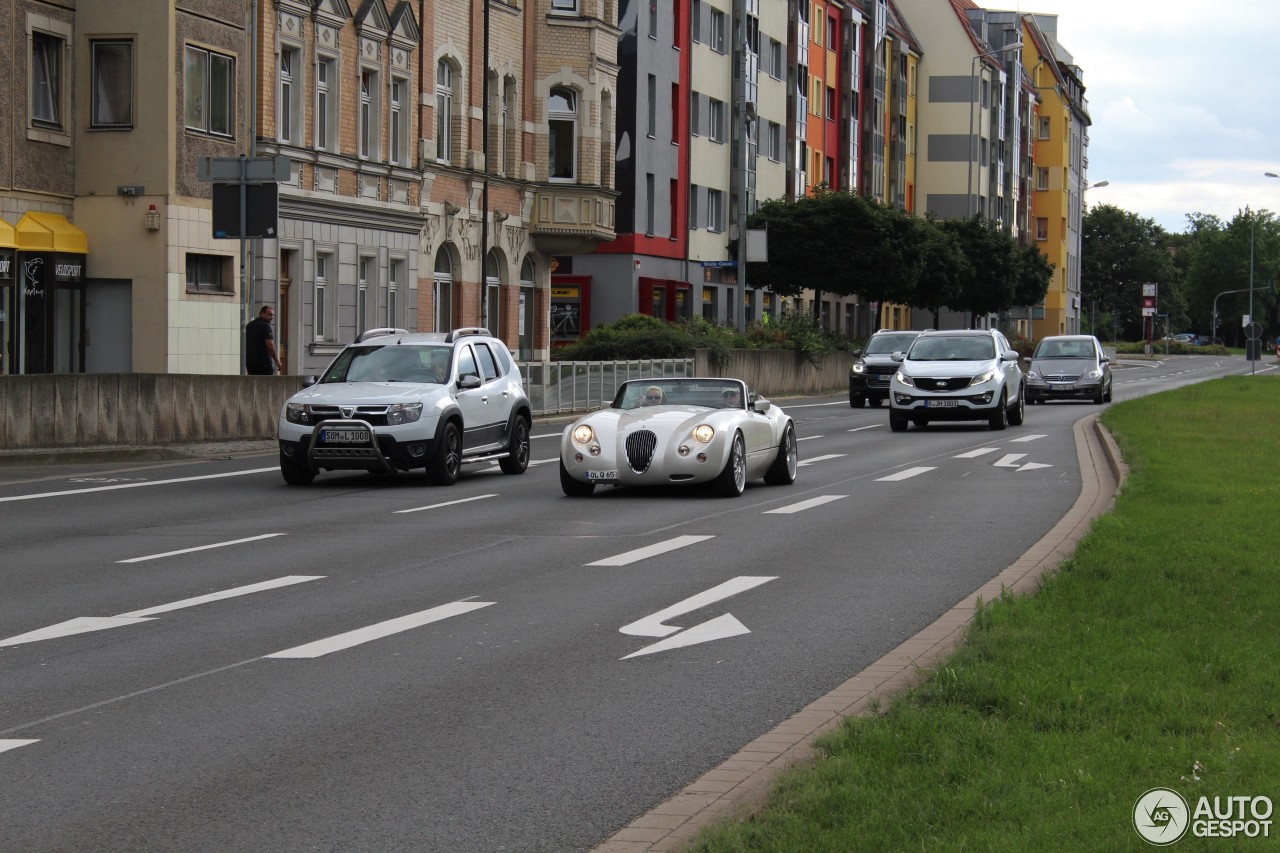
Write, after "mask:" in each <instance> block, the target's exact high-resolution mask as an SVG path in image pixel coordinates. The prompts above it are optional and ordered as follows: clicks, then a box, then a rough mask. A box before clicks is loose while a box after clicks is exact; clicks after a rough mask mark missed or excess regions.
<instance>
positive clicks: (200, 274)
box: [187, 252, 232, 293]
mask: <svg viewBox="0 0 1280 853" xmlns="http://www.w3.org/2000/svg"><path fill="white" fill-rule="evenodd" d="M187 290H189V291H191V290H200V291H210V290H213V291H217V292H219V293H231V292H232V287H231V259H230V258H226V257H223V256H222V255H197V254H196V253H194V252H188V253H187Z"/></svg>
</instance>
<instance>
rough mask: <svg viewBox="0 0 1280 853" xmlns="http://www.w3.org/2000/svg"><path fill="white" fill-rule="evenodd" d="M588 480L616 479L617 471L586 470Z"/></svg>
mask: <svg viewBox="0 0 1280 853" xmlns="http://www.w3.org/2000/svg"><path fill="white" fill-rule="evenodd" d="M587 479H588V480H616V479H618V472H617V471H588V472H587Z"/></svg>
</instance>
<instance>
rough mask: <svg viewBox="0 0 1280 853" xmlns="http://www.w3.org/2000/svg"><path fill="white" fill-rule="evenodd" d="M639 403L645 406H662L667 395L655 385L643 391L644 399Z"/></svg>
mask: <svg viewBox="0 0 1280 853" xmlns="http://www.w3.org/2000/svg"><path fill="white" fill-rule="evenodd" d="M641 402H642V405H645V406H662V405H665V404H666V402H667V395H666V394H665V393H664V392H663V390H662V389H661V388H659V387H658V386H657V385H650V386H649V387H648V388H646V389H644V398H643V400H642V401H641Z"/></svg>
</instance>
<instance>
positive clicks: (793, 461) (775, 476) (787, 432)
mask: <svg viewBox="0 0 1280 853" xmlns="http://www.w3.org/2000/svg"><path fill="white" fill-rule="evenodd" d="M799 460H800V454H799V452H798V451H797V449H796V430H795V427H793V426H792V425H791V423H790V422H788V423H787V426H786V428H785V429H783V431H782V441H780V442H778V458H776V459H774V460H773V464H772V465H770V466H769V471H768V473H766V474H765V475H764V481H765V482H766V483H768V484H769V485H771V486H788V485H790V484H792V483H794V482H795V481H796V470H797V469H798V468H799V464H800V462H799Z"/></svg>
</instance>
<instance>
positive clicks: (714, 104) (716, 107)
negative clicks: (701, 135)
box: [707, 98, 726, 142]
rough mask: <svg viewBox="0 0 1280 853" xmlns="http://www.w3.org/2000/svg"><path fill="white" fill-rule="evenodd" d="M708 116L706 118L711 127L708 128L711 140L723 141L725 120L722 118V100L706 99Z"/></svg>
mask: <svg viewBox="0 0 1280 853" xmlns="http://www.w3.org/2000/svg"><path fill="white" fill-rule="evenodd" d="M707 106H708V110H707V112H708V116H707V120H708V121H709V122H710V124H711V127H710V128H708V130H709V131H710V135H711V141H712V142H724V140H725V127H726V125H725V120H724V101H717V100H716V99H715V98H708V99H707Z"/></svg>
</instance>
